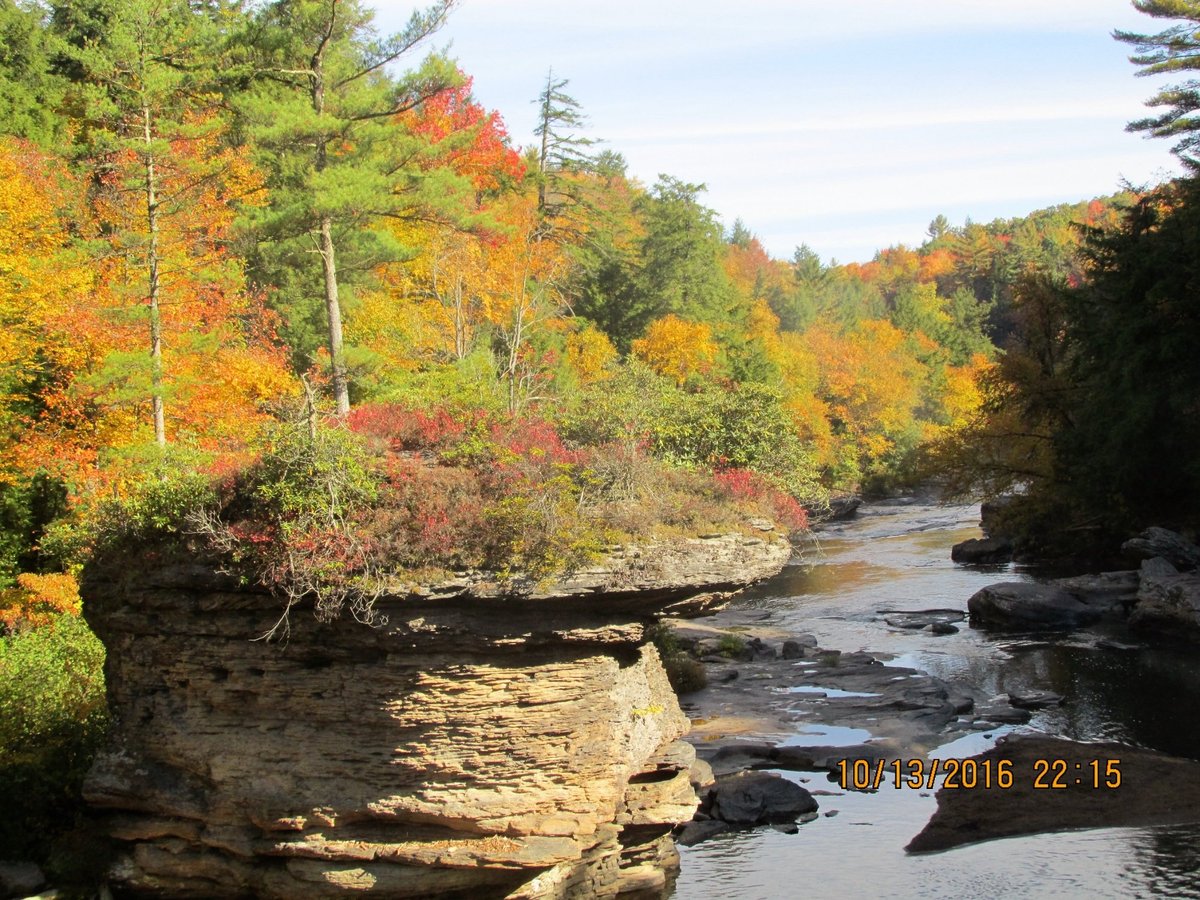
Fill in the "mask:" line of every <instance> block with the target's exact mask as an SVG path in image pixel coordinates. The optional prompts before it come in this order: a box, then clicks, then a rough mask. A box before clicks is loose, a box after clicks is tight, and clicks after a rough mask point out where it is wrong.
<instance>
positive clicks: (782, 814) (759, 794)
mask: <svg viewBox="0 0 1200 900" xmlns="http://www.w3.org/2000/svg"><path fill="white" fill-rule="evenodd" d="M702 809H703V810H704V811H705V812H706V813H707V814H708V815H709V816H711V817H712V818H713V819H717V820H719V821H721V822H728V823H729V824H730V825H778V824H784V823H787V822H795V821H796V819H797V818H798V817H799V816H802V815H804V814H805V813H810V812H816V810H817V801H816V800H814V799H813V796H812V794H810V793H809V792H808V791H807V790H805V789H804V788H802V787H801V786H800V785H798V784H796V783H795V782H794V781H789V780H788V779H786V778H783V777H781V776H779V775H773V774H771V773H769V772H739V773H738V774H736V775H730V776H727V777H725V778H718V779H717V784H716V787H714V788H713V789H712V790H711V791H710V792H709V795H708V801H707V803H706V804H705V805H704V806H703V807H702Z"/></svg>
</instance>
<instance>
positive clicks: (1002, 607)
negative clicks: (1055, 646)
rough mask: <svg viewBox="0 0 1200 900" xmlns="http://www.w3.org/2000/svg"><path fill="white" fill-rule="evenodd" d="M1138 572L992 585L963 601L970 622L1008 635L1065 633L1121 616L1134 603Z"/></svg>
mask: <svg viewBox="0 0 1200 900" xmlns="http://www.w3.org/2000/svg"><path fill="white" fill-rule="evenodd" d="M1138 584H1139V577H1138V573H1137V572H1105V573H1101V574H1099V575H1086V576H1081V577H1075V578H1058V579H1055V580H1053V581H1049V582H1045V583H1038V582H1022V581H1012V582H1004V583H1001V584H993V585H990V586H988V587H985V588H983V589H982V590H980V591H978V592H976V593H975V594H973V595H972V596H971V597H970V599H969V600H967V609H968V610H969V612H970V615H971V623H972V624H973V625H979V626H982V627H985V628H996V629H1001V630H1010V631H1066V630H1071V629H1075V628H1084V627H1087V626H1089V625H1094V624H1095V623H1096V622H1099V621H1100V620H1101V619H1103V618H1104V617H1106V616H1120V615H1124V614H1125V612H1126V610H1127V609H1128V608H1129V607H1131V606H1133V604H1134V603H1135V602H1136V600H1137V595H1138Z"/></svg>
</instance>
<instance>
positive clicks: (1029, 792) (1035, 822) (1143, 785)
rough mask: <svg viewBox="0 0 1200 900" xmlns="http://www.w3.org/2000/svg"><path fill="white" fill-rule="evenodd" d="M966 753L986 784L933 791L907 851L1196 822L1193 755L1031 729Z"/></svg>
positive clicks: (1197, 772) (1199, 793)
mask: <svg viewBox="0 0 1200 900" xmlns="http://www.w3.org/2000/svg"><path fill="white" fill-rule="evenodd" d="M974 758H975V759H976V760H977V762H978V766H977V769H978V771H979V772H980V773H981V776H980V777H981V778H982V773H984V772H989V771H990V772H991V773H992V774H993V783H992V787H991V788H987V787H979V788H976V789H975V790H953V789H947V788H942V789H941V790H939V791H938V792H937V804H938V808H937V812H935V813H934V814H933V817H932V818H931V819H930V820H929V822H928V823H927V824H926V825H925V828H924V829H923V830H922V831H921V833H920V834H918V835H917V836H916V837H915V838H913V839H912V841H910V842H909V844H908V846H907V847H906V848H905V849H906V850H908V851H909V852H910V853H918V852H928V851H932V850H948V849H950V848H951V847H957V846H960V845H962V844H970V843H975V842H977V841H986V840H991V839H994V838H1001V837H1012V836H1015V835H1021V834H1039V833H1042V832H1047V831H1063V830H1065V829H1068V828H1100V827H1105V828H1118V827H1134V826H1142V825H1176V824H1184V823H1189V822H1200V762H1196V761H1194V760H1190V759H1180V758H1178V757H1173V756H1167V755H1166V754H1163V753H1158V752H1155V751H1153V750H1142V749H1138V748H1135V747H1130V746H1127V745H1123V744H1085V743H1078V742H1075V741H1067V740H1061V739H1058V738H1048V737H1044V736H1034V735H1019V736H1012V737H1007V738H1002V739H1001V741H1000V742H999V743H997V745H996V746H995V747H993V748H992V749H990V750H988V751H987V752H986V753H982V754H980V755H979V756H976V757H974ZM1002 762H1003V764H1004V766H1005V768H1006V769H1007V770H1008V772H1009V774H1011V775H1012V782H1011V784H1008V785H1007V786H1006V787H1000V786H999V784H998V783H997V779H998V773H999V771H1000V768H999V767H1000V764H1001V763H1002ZM1039 776H1040V778H1039ZM1056 780H1057V783H1056ZM1097 785H1098V786H1097Z"/></svg>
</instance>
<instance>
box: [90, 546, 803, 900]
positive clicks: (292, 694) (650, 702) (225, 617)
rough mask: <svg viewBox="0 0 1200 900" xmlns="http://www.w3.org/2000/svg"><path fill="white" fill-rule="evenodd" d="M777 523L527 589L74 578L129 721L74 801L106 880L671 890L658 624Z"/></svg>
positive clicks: (746, 570)
mask: <svg viewBox="0 0 1200 900" xmlns="http://www.w3.org/2000/svg"><path fill="white" fill-rule="evenodd" d="M789 552H790V551H789V548H788V546H787V544H786V543H785V542H783V541H781V540H778V539H776V538H772V537H770V536H764V537H763V538H745V537H741V536H732V535H730V536H722V537H715V538H711V539H708V540H701V539H696V540H691V541H679V542H676V543H675V544H672V545H670V546H658V547H654V546H647V547H643V548H640V549H638V548H626V549H625V550H623V551H621V552H619V553H617V554H614V556H613V557H612V558H611V559H609V560H608V561H606V563H605V564H604V565H598V566H595V567H593V568H591V569H589V570H587V571H586V572H580V573H577V574H576V575H575V576H573V577H572V578H570V579H567V580H564V581H560V582H558V583H556V584H552V585H550V586H548V587H543V588H540V589H538V590H535V591H532V592H528V593H526V594H524V595H521V596H513V595H511V594H506V593H505V592H504V591H502V590H500V589H499V588H498V587H497V586H496V585H494V584H489V583H488V582H486V581H484V580H480V579H477V578H476V579H469V578H468V579H462V580H460V581H457V582H454V583H449V584H446V585H442V586H439V587H437V588H432V589H429V590H426V591H422V592H420V593H419V594H412V593H408V594H405V595H403V596H385V597H383V598H381V599H380V600H379V602H378V603H377V609H378V610H379V612H380V613H382V614H383V616H384V617H386V623H384V624H381V625H379V626H377V627H367V626H364V625H361V624H358V623H356V622H353V621H349V620H346V621H337V622H333V623H327V624H322V623H318V622H316V621H315V620H314V619H313V618H312V617H311V616H310V615H308V614H307V613H306V612H304V611H301V610H295V611H293V613H292V617H291V630H290V635H289V637H288V639H287V641H286V642H285V643H282V644H266V643H264V642H260V641H254V640H252V638H254V637H255V636H257V635H261V634H263V633H264V632H265V631H267V630H268V629H269V628H270V627H271V625H272V624H273V623H274V622H275V620H276V619H277V618H278V615H279V603H278V601H277V600H276V599H275V598H273V597H271V596H269V595H267V594H265V593H260V592H255V591H254V590H251V589H248V588H246V587H244V586H241V585H239V584H238V583H237V581H236V580H234V579H232V578H230V577H228V576H224V575H221V574H218V573H217V572H216V571H214V570H213V569H212V568H208V567H205V566H200V565H194V564H179V563H174V564H169V565H168V564H159V565H148V566H145V567H142V568H139V569H136V570H132V569H130V568H128V567H124V568H121V567H118V566H117V565H116V564H115V563H112V562H110V563H109V564H107V565H105V564H103V563H101V564H98V565H95V566H93V567H92V569H91V570H90V571H89V572H88V573H87V577H86V579H85V593H86V608H87V610H88V620H89V622H90V623H91V624H92V627H93V628H94V629H95V630H96V632H97V633H98V634H99V635H100V637H101V639H102V640H103V641H104V643H105V645H106V646H107V648H108V672H107V674H108V684H109V699H110V706H111V708H112V711H113V713H114V719H115V725H114V728H113V732H112V735H111V738H110V742H109V744H108V746H107V748H106V749H105V750H104V751H103V752H102V753H101V754H100V756H99V757H98V759H97V762H96V764H95V766H94V768H93V770H92V772H91V774H90V775H89V777H88V780H87V784H86V786H85V795H86V797H87V799H88V801H89V802H90V803H91V805H92V806H93V807H94V808H95V809H96V810H97V811H98V813H99V815H100V816H101V818H102V822H103V825H104V827H105V829H106V830H107V832H108V833H109V834H110V835H111V836H112V837H113V838H115V839H116V841H117V843H118V846H119V847H120V855H119V858H118V860H117V862H116V863H115V865H114V867H113V869H112V871H111V880H112V883H113V886H114V887H116V888H117V889H118V890H119V891H121V892H125V893H129V894H135V895H152V896H153V895H158V896H171V897H234V896H257V897H300V896H303V897H325V896H345V895H355V894H366V895H370V896H380V897H418V896H421V897H424V896H452V895H458V894H463V895H465V894H471V895H473V896H495V897H505V896H508V897H529V898H533V897H561V896H568V895H571V896H576V895H584V896H606V895H614V894H616V893H618V892H639V891H640V892H648V893H651V894H652V893H654V892H656V891H658V890H660V889H661V888H662V887H663V885H664V883H665V875H664V871H665V870H666V869H669V868H670V867H671V866H672V865H673V862H674V860H675V853H674V847H673V845H672V844H671V840H670V830H671V828H672V827H673V826H674V825H676V824H677V823H680V822H683V821H686V820H689V819H690V818H691V817H692V814H693V812H694V810H695V807H696V797H695V793H694V791H693V789H692V787H691V785H690V784H689V771H690V769H691V766H692V763H693V762H694V759H695V754H694V751H693V750H692V749H691V748H690V746H688V745H687V744H686V743H684V742H682V741H680V740H679V738H680V737H681V736H682V735H683V734H684V733H685V732H686V731H687V728H688V722H687V719H686V717H685V716H684V715H683V714H682V712H681V711H680V709H679V707H678V704H677V702H676V699H675V695H674V694H673V692H672V691H671V689H670V686H669V684H668V683H667V680H666V676H665V674H664V672H663V669H662V666H661V664H660V661H659V659H658V655H657V653H656V651H655V650H654V649H653V647H652V646H650V645H648V644H647V643H646V641H645V638H644V634H643V631H644V626H645V624H646V623H648V622H649V621H651V620H652V619H653V618H654V617H656V616H657V615H659V614H661V613H662V611H664V610H665V609H668V608H674V609H678V608H679V607H680V605H681V604H682V605H685V606H686V605H687V603H688V602H689V601H692V600H695V598H697V597H698V596H700V597H701V598H702V602H704V603H712V602H714V601H716V600H719V599H721V598H722V597H725V596H727V595H728V594H729V592H732V591H735V590H737V589H739V588H741V587H743V586H745V585H747V584H749V583H751V582H753V581H756V580H758V579H760V578H762V577H765V576H767V575H770V574H773V573H774V572H775V571H778V569H779V568H781V567H782V566H783V565H784V563H786V561H787V558H788V555H789Z"/></svg>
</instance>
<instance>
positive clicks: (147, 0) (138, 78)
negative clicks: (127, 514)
mask: <svg viewBox="0 0 1200 900" xmlns="http://www.w3.org/2000/svg"><path fill="white" fill-rule="evenodd" d="M54 9H55V22H56V24H57V25H58V27H59V28H60V30H61V32H62V34H63V37H64V39H65V41H66V50H65V57H66V60H65V61H66V63H67V66H68V68H69V69H70V70H71V71H72V73H73V75H74V77H75V84H74V85H73V87H72V93H73V94H74V95H75V100H76V102H77V103H78V104H79V106H80V107H81V110H82V113H81V114H82V119H83V126H84V127H83V130H82V143H83V146H82V148H81V149H82V151H83V153H84V154H85V155H86V157H87V158H88V160H89V162H90V163H91V165H92V167H93V170H94V172H95V175H96V180H97V182H98V183H99V184H100V185H101V190H102V191H110V192H112V193H114V194H115V195H116V196H117V199H116V201H115V205H117V206H123V207H125V208H126V209H127V210H129V209H136V210H137V214H136V217H135V218H133V219H131V220H130V221H129V222H128V223H127V224H126V225H125V226H124V227H123V231H124V233H123V234H121V235H117V236H116V237H117V238H118V243H119V245H120V248H121V252H124V253H125V254H127V255H128V256H129V257H130V258H131V259H132V260H135V261H136V262H135V266H136V267H137V268H140V270H141V276H140V278H139V279H138V282H137V283H135V284H133V285H131V289H132V290H133V292H134V294H135V296H136V298H137V301H138V306H139V307H141V306H142V304H144V308H145V310H146V313H147V318H148V330H149V339H150V340H149V344H150V378H149V394H150V400H151V410H152V416H153V420H154V439H155V441H156V442H157V443H158V444H159V445H165V444H166V441H167V436H166V424H165V396H166V388H165V379H164V372H163V360H162V349H163V347H162V338H163V334H162V305H163V302H164V300H165V299H166V298H165V296H164V291H165V289H166V287H167V281H166V280H165V278H166V276H167V273H166V272H165V271H164V263H165V261H166V258H167V256H168V255H169V253H170V248H169V247H167V246H166V245H165V242H164V239H163V231H164V224H165V220H167V219H168V218H170V217H172V216H182V215H187V214H188V213H189V211H190V210H189V206H190V204H191V203H193V202H195V199H196V198H195V191H196V190H197V189H198V188H199V187H200V186H202V185H204V184H205V183H206V182H207V181H209V180H210V179H212V178H214V177H217V176H218V170H217V168H214V165H213V164H212V162H211V161H208V160H204V159H198V158H196V156H195V155H194V154H189V153H188V152H187V148H189V147H191V146H194V145H196V143H197V142H199V141H202V140H203V139H204V138H205V137H207V136H208V134H207V132H208V130H209V129H211V128H219V127H220V123H219V120H217V119H212V118H210V119H207V120H204V119H203V117H202V116H201V115H200V114H201V113H203V112H206V111H210V110H211V109H212V105H213V90H214V87H215V79H216V59H215V58H214V51H215V46H216V44H215V37H216V31H215V23H214V21H213V20H212V19H211V18H210V17H209V16H208V15H207V14H206V13H205V12H203V11H201V12H194V11H193V10H192V7H191V4H190V3H189V2H187V0H121V2H120V3H115V2H106V0H100V2H96V3H92V4H87V3H84V4H69V3H60V4H57V5H56V6H55V8H54ZM216 165H217V166H218V167H219V166H220V165H221V163H219V162H218V163H217V164H216ZM168 184H169V185H170V188H169V190H164V188H165V187H166V186H167V185H168ZM117 227H122V226H117ZM177 239H178V238H177Z"/></svg>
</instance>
